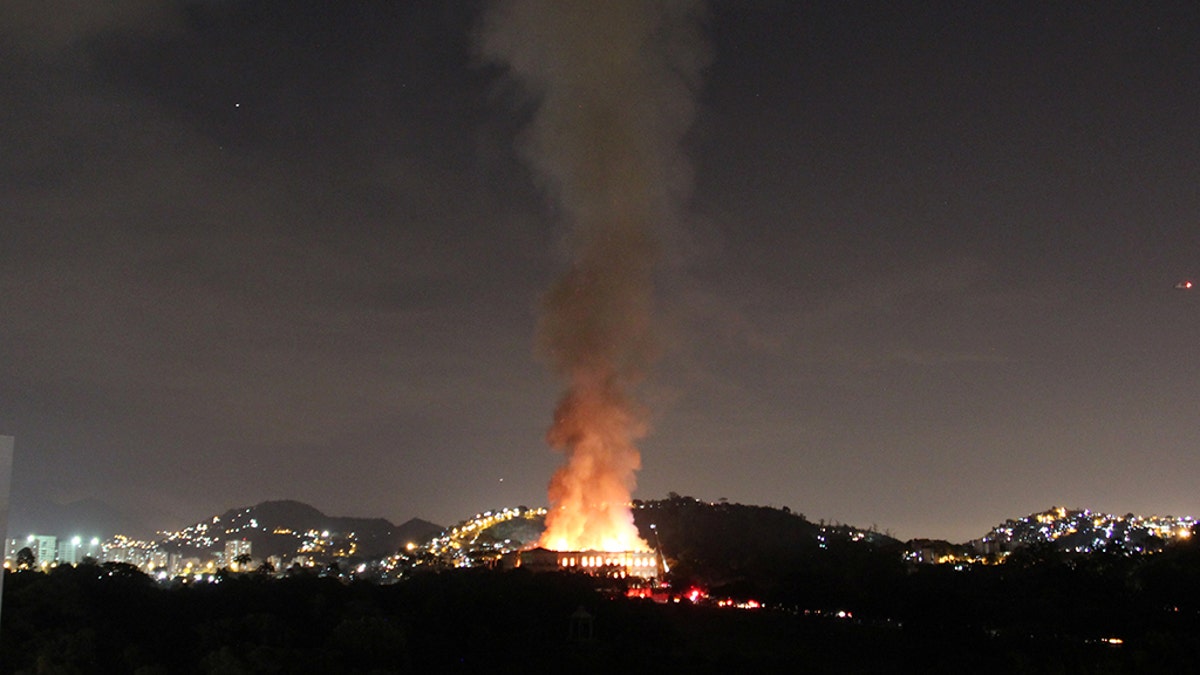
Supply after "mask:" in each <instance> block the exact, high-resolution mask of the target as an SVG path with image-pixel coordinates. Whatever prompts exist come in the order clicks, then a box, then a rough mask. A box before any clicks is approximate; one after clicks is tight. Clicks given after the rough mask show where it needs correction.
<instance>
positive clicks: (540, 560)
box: [501, 548, 659, 579]
mask: <svg viewBox="0 0 1200 675" xmlns="http://www.w3.org/2000/svg"><path fill="white" fill-rule="evenodd" d="M501 565H502V566H503V567H505V568H514V567H524V568H526V569H529V570H531V571H534V572H582V573H584V574H589V575H592V576H600V577H616V578H626V577H639V578H642V579H655V578H658V576H659V558H658V554H657V553H655V552H654V551H621V552H616V553H614V552H605V551H550V550H548V549H544V548H535V549H530V550H528V551H514V552H513V553H509V554H506V555H505V556H504V557H503V558H502V559H501Z"/></svg>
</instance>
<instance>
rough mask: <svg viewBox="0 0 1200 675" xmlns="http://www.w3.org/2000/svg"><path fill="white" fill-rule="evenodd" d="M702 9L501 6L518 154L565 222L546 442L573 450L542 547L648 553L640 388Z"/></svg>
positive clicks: (488, 39) (560, 1)
mask: <svg viewBox="0 0 1200 675" xmlns="http://www.w3.org/2000/svg"><path fill="white" fill-rule="evenodd" d="M702 9H703V8H702V6H701V5H700V3H698V2H692V1H681V0H659V1H653V0H601V1H594V0H516V1H514V2H503V3H499V4H496V5H495V6H493V7H492V9H491V11H490V12H489V14H488V16H487V17H486V20H485V24H484V27H483V31H482V34H481V47H482V51H483V53H484V54H485V56H487V57H488V58H490V59H494V60H495V61H498V62H500V63H503V64H506V65H507V66H508V67H509V69H510V72H511V75H512V76H513V77H514V78H516V79H517V80H518V81H520V82H521V83H522V84H523V85H524V86H525V87H527V88H528V89H529V90H530V91H531V93H532V94H533V95H534V96H536V97H537V101H538V106H537V111H536V113H535V115H534V118H533V120H532V121H531V122H530V125H529V127H528V128H527V129H526V131H525V134H524V136H523V138H522V142H521V150H522V152H523V153H524V156H525V158H526V160H527V161H528V162H529V164H530V165H531V166H532V167H533V168H534V170H535V171H536V172H537V173H538V175H540V176H541V177H542V178H543V179H544V180H545V182H546V186H547V188H548V190H549V191H550V193H551V195H552V196H553V198H554V199H555V200H556V201H557V203H558V204H559V206H560V207H561V213H563V214H564V216H565V217H566V218H567V219H568V220H569V221H570V224H571V226H572V239H571V245H572V262H571V266H570V268H569V269H568V270H567V272H566V273H565V274H564V276H563V277H562V278H561V279H559V280H558V282H557V283H555V284H554V286H553V287H551V289H550V290H549V292H548V293H547V294H546V297H545V303H544V312H543V314H542V317H541V323H540V325H539V347H540V348H541V349H542V351H543V352H544V353H545V354H546V356H547V357H548V358H549V359H550V362H551V363H552V365H553V367H554V368H555V370H556V371H557V372H558V374H559V375H561V376H562V378H563V379H564V381H565V382H566V384H567V391H566V393H565V394H564V395H563V397H562V399H561V401H560V402H559V405H558V408H557V410H556V411H555V414H554V423H553V425H552V427H551V429H550V431H549V432H548V434H547V440H548V441H549V443H551V444H552V445H553V446H555V447H556V448H559V449H561V450H563V451H564V452H565V453H566V456H567V459H566V464H565V465H564V466H563V467H562V468H561V469H560V470H559V471H558V473H557V474H556V475H555V477H554V479H553V480H552V482H551V486H550V503H551V513H550V516H549V517H548V518H547V531H546V535H545V537H543V540H542V544H543V545H545V546H548V547H550V548H559V549H562V548H570V549H576V550H582V549H596V550H628V549H631V548H635V547H641V546H644V545H639V544H640V541H639V539H638V537H637V531H636V528H634V526H633V517H632V513H631V512H630V511H629V507H628V503H629V500H630V495H631V493H632V490H633V488H634V484H635V472H636V471H637V470H638V469H639V468H640V462H641V460H640V456H639V453H638V450H637V448H636V446H635V442H636V440H637V439H638V438H640V437H641V436H642V435H643V434H644V433H645V424H644V416H643V414H642V412H641V410H640V408H639V407H638V406H637V405H636V403H635V401H634V400H633V395H632V394H633V389H634V387H635V386H636V384H637V383H638V382H639V381H640V380H641V379H642V378H643V377H644V375H645V372H646V368H647V366H648V365H649V363H650V361H651V359H652V356H653V353H654V335H653V326H652V316H653V312H652V300H653V298H652V296H653V278H654V268H655V261H656V259H657V254H658V251H657V249H658V242H659V241H660V238H661V237H660V235H661V234H662V233H663V232H664V231H667V230H668V229H670V228H672V227H674V226H675V225H676V224H677V222H678V220H679V214H680V207H681V204H682V202H683V200H684V199H686V197H687V193H688V187H689V184H690V171H689V169H688V165H687V162H686V161H685V158H684V157H683V154H682V152H681V150H680V142H681V140H682V138H683V135H684V134H685V132H686V131H687V129H688V127H689V125H690V124H691V121H692V119H693V117H694V114H695V106H696V104H695V93H696V90H697V88H698V85H699V81H700V74H701V71H702V69H703V67H704V65H705V64H706V61H707V49H706V45H705V41H704V40H703V36H702V31H701V25H700V19H701V15H702Z"/></svg>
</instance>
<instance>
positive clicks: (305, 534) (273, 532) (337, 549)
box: [160, 500, 442, 558]
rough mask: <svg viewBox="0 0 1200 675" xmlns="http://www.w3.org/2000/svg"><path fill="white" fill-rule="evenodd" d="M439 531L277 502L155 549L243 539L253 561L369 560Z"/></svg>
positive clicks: (240, 511)
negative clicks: (308, 557)
mask: <svg viewBox="0 0 1200 675" xmlns="http://www.w3.org/2000/svg"><path fill="white" fill-rule="evenodd" d="M441 529H442V528H441V527H440V526H438V525H435V524H433V523H429V522H426V521H423V520H419V519H416V518H414V519H411V520H409V521H407V522H405V523H404V524H402V525H395V524H393V523H391V522H389V521H388V520H386V519H384V518H356V517H345V516H329V515H326V514H324V513H322V512H321V511H319V510H318V509H316V508H314V507H312V506H310V505H308V504H305V503H303V502H297V501H292V500H280V501H267V502H262V503H260V504H256V505H254V506H247V507H240V508H236V509H230V510H228V511H226V512H224V513H222V514H220V515H217V516H213V517H211V518H209V519H206V520H203V521H200V522H198V523H195V524H193V525H190V526H188V527H186V528H183V529H182V530H179V531H177V532H171V533H168V534H167V536H166V537H164V538H163V540H162V541H161V542H160V543H161V545H162V546H163V547H164V548H167V549H175V550H187V549H192V550H220V549H221V548H222V547H223V546H224V542H225V541H226V540H229V539H245V540H247V541H249V542H250V544H251V549H252V551H253V553H254V557H256V558H265V557H268V556H273V555H277V556H281V557H283V558H290V557H293V556H296V555H301V554H304V555H311V556H314V557H317V558H325V557H344V556H355V557H361V558H373V557H382V556H386V555H390V554H392V553H395V552H396V551H398V550H400V548H402V547H403V546H404V545H405V544H407V543H409V542H420V541H425V540H427V539H428V538H429V537H431V536H432V535H433V534H435V533H437V532H439V531H440V530H441Z"/></svg>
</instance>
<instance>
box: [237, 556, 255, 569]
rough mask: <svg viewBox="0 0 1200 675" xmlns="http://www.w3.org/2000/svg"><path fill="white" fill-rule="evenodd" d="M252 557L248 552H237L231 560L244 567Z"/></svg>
mask: <svg viewBox="0 0 1200 675" xmlns="http://www.w3.org/2000/svg"><path fill="white" fill-rule="evenodd" d="M253 559H254V558H251V557H250V554H249V553H239V554H238V555H236V556H234V557H233V562H235V563H237V566H238V567H240V568H245V567H246V566H248V565H249V564H250V561H251V560H253Z"/></svg>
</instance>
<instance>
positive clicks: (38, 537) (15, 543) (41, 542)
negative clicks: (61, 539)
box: [4, 534, 58, 565]
mask: <svg viewBox="0 0 1200 675" xmlns="http://www.w3.org/2000/svg"><path fill="white" fill-rule="evenodd" d="M26 547H28V548H29V550H30V551H32V552H33V556H34V558H35V559H36V560H37V564H38V565H49V564H51V563H53V562H54V561H55V560H57V559H58V537H51V536H47V535H43V534H31V535H29V536H28V537H25V538H24V539H9V540H8V541H7V543H6V546H5V547H4V559H5V560H16V559H17V552H18V551H20V550H21V549H23V548H26Z"/></svg>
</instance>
